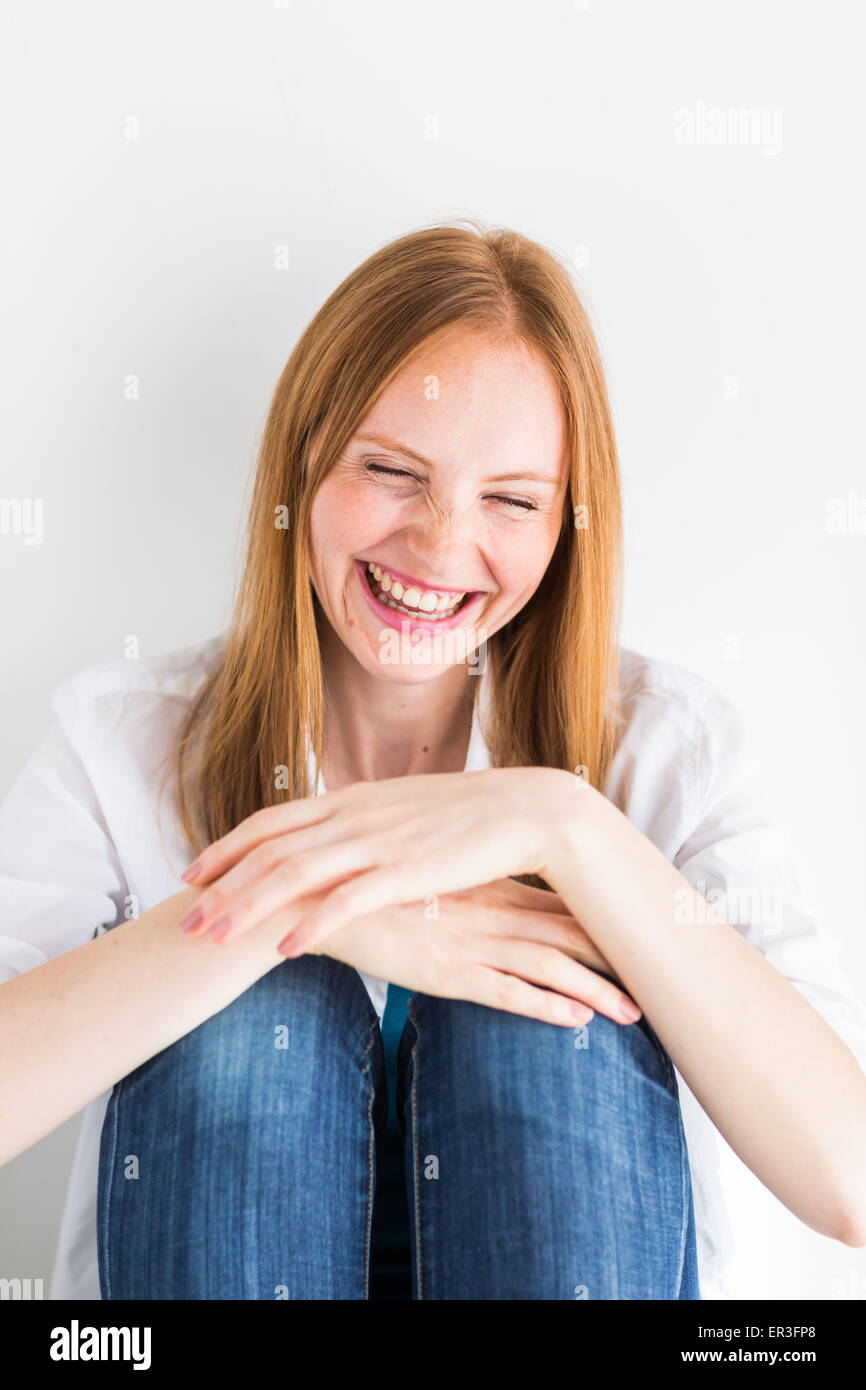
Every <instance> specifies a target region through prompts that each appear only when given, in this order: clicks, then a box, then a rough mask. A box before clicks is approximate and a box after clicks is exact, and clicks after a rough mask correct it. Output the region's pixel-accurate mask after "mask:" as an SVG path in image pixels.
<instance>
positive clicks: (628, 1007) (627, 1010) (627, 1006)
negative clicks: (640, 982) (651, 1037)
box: [619, 999, 640, 1023]
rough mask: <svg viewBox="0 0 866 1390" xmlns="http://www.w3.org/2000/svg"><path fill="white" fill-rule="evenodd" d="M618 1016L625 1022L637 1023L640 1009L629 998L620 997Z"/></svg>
mask: <svg viewBox="0 0 866 1390" xmlns="http://www.w3.org/2000/svg"><path fill="white" fill-rule="evenodd" d="M619 1016H620V1018H621V1019H623V1020H624V1021H625V1022H626V1023H637V1021H638V1019H639V1018H640V1009H639V1008H638V1007H637V1005H636V1004H633V1003H632V1002H631V1000H630V999H622V1000H621V1001H620V1006H619Z"/></svg>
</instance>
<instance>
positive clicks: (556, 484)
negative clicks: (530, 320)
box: [311, 330, 568, 683]
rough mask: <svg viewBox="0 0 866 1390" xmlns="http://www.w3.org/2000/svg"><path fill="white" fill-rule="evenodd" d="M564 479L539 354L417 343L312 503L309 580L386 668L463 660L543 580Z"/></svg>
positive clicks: (417, 672) (336, 624)
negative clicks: (417, 349) (420, 344)
mask: <svg viewBox="0 0 866 1390" xmlns="http://www.w3.org/2000/svg"><path fill="white" fill-rule="evenodd" d="M567 487H568V448H567V441H566V433H565V422H564V417H563V414H562V409H561V406H560V403H559V398H558V395H557V390H556V386H555V383H554V380H553V377H552V376H551V373H550V370H549V368H548V367H547V365H546V363H545V361H544V359H543V358H542V357H541V356H540V355H539V354H538V353H536V352H535V351H533V350H531V349H529V348H527V347H526V346H525V345H524V344H523V343H509V344H508V345H507V346H506V345H503V344H497V343H494V342H492V341H491V340H490V339H489V338H487V337H485V336H483V335H481V334H479V333H478V332H467V331H465V330H461V331H460V332H459V333H458V332H453V331H452V332H450V333H449V334H447V335H444V336H442V337H441V338H440V339H439V340H438V341H437V342H434V343H430V344H427V345H425V346H424V347H423V348H421V349H419V351H418V352H417V353H416V354H415V356H413V357H412V358H411V359H410V361H408V362H407V363H405V364H404V366H403V367H402V369H401V370H400V372H399V373H398V375H397V376H396V377H395V378H394V379H393V380H392V381H391V382H390V383H389V385H388V386H387V387H386V389H385V390H384V391H383V393H382V394H381V396H380V397H379V399H378V400H377V402H376V404H375V405H374V406H373V408H372V410H371V411H370V412H369V413H368V415H367V416H366V417H365V418H364V420H362V421H361V423H360V425H359V427H358V429H357V431H356V433H355V434H354V435H353V437H352V438H351V439H350V441H349V442H348V444H347V445H346V448H345V449H344V451H343V454H342V456H341V457H340V458H339V459H338V460H337V461H336V462H335V464H334V465H333V467H332V468H331V471H330V472H329V473H328V475H327V477H326V478H325V479H324V480H323V482H322V483H321V484H320V486H319V488H318V491H317V492H316V495H315V497H314V499H313V506H312V517H311V557H312V558H311V577H312V580H313V584H314V587H315V591H316V594H317V595H318V598H319V601H320V603H321V606H322V608H323V610H324V612H325V614H326V616H327V618H328V621H329V622H330V624H331V627H332V628H333V630H334V632H335V633H336V634H337V635H338V636H339V638H340V640H341V641H342V643H343V644H344V646H345V647H346V648H347V649H348V650H349V651H350V652H351V653H352V654H353V655H354V656H355V658H356V659H357V660H358V661H359V662H360V664H361V665H362V666H363V667H364V668H365V669H366V670H367V671H368V672H370V673H371V674H374V675H376V676H378V677H380V678H382V679H386V680H397V681H401V682H405V681H407V680H410V681H412V682H413V683H414V682H417V681H423V680H425V679H426V680H429V679H430V678H431V676H435V675H437V674H441V671H442V669H443V667H444V666H450V665H453V664H455V663H457V662H459V661H465V660H466V659H467V656H468V655H470V654H471V653H472V652H473V651H475V649H476V647H477V646H478V644H479V643H481V642H483V640H484V639H485V638H487V637H490V636H492V634H493V633H494V632H496V631H497V629H498V628H501V627H502V626H503V625H504V624H505V623H507V622H509V621H510V619H511V618H513V617H514V615H515V614H516V613H518V612H519V611H520V609H521V608H523V606H524V604H526V603H527V602H528V600H529V599H530V598H531V596H532V594H533V593H534V592H535V590H536V588H537V587H538V585H539V583H540V582H541V579H542V577H543V575H544V572H545V570H546V569H547V566H548V564H549V562H550V559H551V556H552V555H553V551H554V549H555V547H556V542H557V538H558V536H559V532H560V528H561V526H562V520H563V507H564V501H565V497H566V493H567ZM371 565H374V566H376V570H375V571H371V569H370V566H371ZM395 603H398V604H399V605H400V607H393V606H392V605H393V604H395ZM403 609H404V610H407V611H405V612H404V611H401V610H403ZM437 614H438V615H439V616H436V615H437ZM401 634H402V635H401ZM433 638H435V641H433V640H431V639H433ZM410 644H411V646H412V647H413V648H414V655H412V656H411V657H410V656H409V655H408V652H409V648H410ZM401 650H402V653H403V655H402V657H400V655H399V652H400V651H401ZM419 657H420V659H419Z"/></svg>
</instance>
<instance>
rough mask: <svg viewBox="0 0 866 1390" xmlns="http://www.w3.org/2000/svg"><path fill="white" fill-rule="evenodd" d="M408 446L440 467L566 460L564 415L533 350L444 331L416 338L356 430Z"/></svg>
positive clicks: (563, 463)
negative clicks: (413, 349) (426, 340)
mask: <svg viewBox="0 0 866 1390" xmlns="http://www.w3.org/2000/svg"><path fill="white" fill-rule="evenodd" d="M368 434H375V435H379V436H383V437H386V438H389V439H393V440H395V441H399V442H401V443H403V444H406V445H408V446H409V447H410V448H411V449H413V450H415V451H416V452H417V453H419V454H422V455H424V456H425V457H426V458H428V459H430V460H431V462H432V463H434V464H436V465H437V466H439V465H441V466H442V467H446V468H447V467H457V466H458V465H459V466H463V467H465V466H467V465H471V464H476V463H477V465H478V467H479V468H487V467H489V466H493V465H496V467H497V468H499V469H500V471H505V470H506V468H507V467H511V466H513V467H515V468H519V467H520V466H523V467H536V468H541V469H546V471H547V473H548V474H549V475H551V476H554V475H556V474H557V470H559V473H560V476H563V475H564V472H565V470H566V468H567V465H568V448H567V436H566V425H565V415H564V413H563V409H562V403H561V401H560V398H559V392H558V390H557V386H556V382H555V380H554V377H553V374H552V372H551V370H550V367H549V366H548V364H547V362H546V361H545V359H544V357H543V356H542V355H541V353H540V352H539V351H538V350H537V349H535V348H532V347H530V346H528V345H527V344H526V343H524V342H522V341H514V340H510V341H507V342H503V341H496V340H493V339H491V338H489V337H486V336H484V335H482V334H480V333H478V332H466V331H461V332H459V333H455V332H450V333H448V334H447V335H442V336H440V337H439V338H438V339H437V340H435V341H433V342H429V343H425V344H423V345H422V346H421V347H420V348H419V349H417V351H416V352H415V353H413V354H412V356H411V357H410V358H409V359H408V361H406V362H405V363H404V364H403V366H402V367H401V368H400V370H399V371H398V373H397V374H396V375H395V376H394V377H393V378H392V380H391V381H390V382H389V383H388V385H387V386H386V387H385V388H384V390H383V391H382V393H381V395H380V396H379V398H378V400H377V401H376V402H375V404H374V405H373V407H372V409H371V410H370V411H369V412H368V413H367V415H366V416H365V417H364V419H363V420H362V421H361V422H360V423H359V425H358V429H357V430H356V436H361V435H368Z"/></svg>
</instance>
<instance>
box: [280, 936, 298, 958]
mask: <svg viewBox="0 0 866 1390" xmlns="http://www.w3.org/2000/svg"><path fill="white" fill-rule="evenodd" d="M299 945H300V942H299V941H298V939H297V937H294V936H287V937H286V939H285V941H281V942H280V944H279V946H278V947H277V950H278V951H279V953H280V955H281V956H286V958H287V959H289V960H291V958H292V957H293V956H299V955H300V954H301V952H300V950H299V949H298V947H299Z"/></svg>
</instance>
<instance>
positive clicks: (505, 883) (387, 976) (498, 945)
mask: <svg viewBox="0 0 866 1390" xmlns="http://www.w3.org/2000/svg"><path fill="white" fill-rule="evenodd" d="M321 954H322V955H327V956H331V957H332V958H333V959H335V960H341V961H343V962H345V964H347V965H352V966H354V967H355V968H356V969H357V970H361V971H363V972H365V973H366V974H368V975H373V976H375V977H376V978H378V979H382V980H389V981H390V982H392V983H393V984H395V985H401V986H402V987H403V988H404V989H411V990H418V991H420V992H421V993H424V994H432V995H438V996H439V997H441V998H445V999H466V1000H469V1001H470V1002H472V1003H476V1004H486V1005H487V1006H488V1007H490V1008H493V1009H503V1010H505V1011H506V1012H508V1013H515V1014H521V1015H523V1016H524V1017H526V1018H535V1019H539V1020H541V1021H542V1022H544V1023H558V1024H561V1025H563V1026H564V1027H571V1028H573V1027H575V1025H577V1024H583V1023H588V1022H589V1020H590V1019H591V1018H592V1016H593V1013H594V1011H595V1010H596V1009H597V1010H598V1011H599V1013H603V1014H605V1015H607V1017H609V1018H611V1019H613V1020H614V1021H615V1022H617V1023H633V1022H634V1021H635V1016H634V1013H633V1012H632V1013H631V1014H629V1015H628V1016H627V1015H625V1014H624V1013H622V1012H621V1009H622V1006H623V1004H626V1005H629V1004H631V1005H632V1010H634V1008H635V1006H634V1005H633V1004H632V1001H631V1000H630V999H629V996H628V995H626V994H624V993H623V990H622V989H621V988H620V986H619V984H618V982H616V976H615V975H614V974H613V971H612V970H611V967H610V966H609V964H608V962H607V961H606V960H605V959H604V957H603V956H602V955H601V954H600V953H599V951H598V950H597V949H596V947H595V946H594V945H593V943H592V942H591V941H590V940H589V937H588V936H587V935H586V933H585V932H584V931H583V929H582V927H581V926H580V925H579V923H578V922H577V921H576V920H575V919H574V917H572V915H571V914H570V913H569V911H568V909H567V908H566V906H565V904H564V903H563V902H562V900H561V898H559V896H558V895H557V894H556V893H552V892H549V891H547V890H546V889H541V888H530V887H527V885H526V884H523V883H518V882H516V881H515V880H514V879H510V878H506V879H498V880H496V881H495V882H494V883H489V884H484V885H482V886H480V887H476V888H471V889H468V890H466V891H465V892H460V893H449V894H445V895H443V896H441V897H439V898H438V899H436V900H434V901H433V902H432V903H422V902H417V903H405V904H402V905H399V906H396V907H391V908H388V909H386V910H385V911H380V912H376V913H374V914H371V915H370V916H369V917H361V918H358V919H357V920H355V921H353V922H349V923H347V924H346V925H345V926H343V927H338V928H337V929H336V930H335V931H334V932H332V933H330V934H329V936H328V937H327V939H326V941H325V942H324V943H323V946H322V951H321ZM599 972H603V973H599ZM606 977H608V978H606ZM538 986H545V987H546V988H538ZM637 1016H638V1017H639V1016H640V1014H639V1012H638V1015H637Z"/></svg>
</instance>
